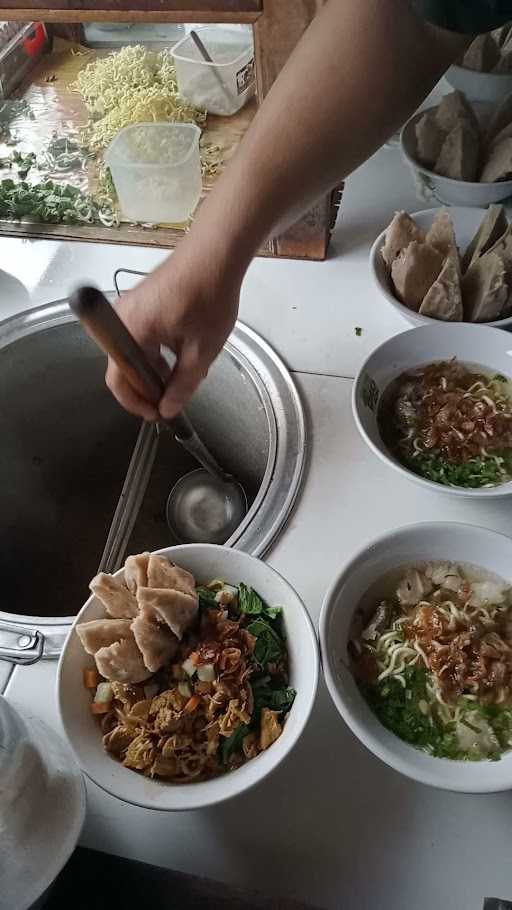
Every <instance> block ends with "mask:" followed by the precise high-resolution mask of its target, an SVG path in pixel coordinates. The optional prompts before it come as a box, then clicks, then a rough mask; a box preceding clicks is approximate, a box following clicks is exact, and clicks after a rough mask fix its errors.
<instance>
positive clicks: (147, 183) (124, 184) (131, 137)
mask: <svg viewBox="0 0 512 910" xmlns="http://www.w3.org/2000/svg"><path fill="white" fill-rule="evenodd" d="M200 135H201V130H200V129H199V127H198V126H196V125H195V124H194V123H136V124H133V126H127V127H125V128H124V129H123V130H121V131H120V132H119V133H118V134H117V136H115V138H114V139H113V140H112V142H111V143H110V145H109V147H108V149H107V153H106V155H105V161H106V163H107V164H108V166H109V168H110V170H111V173H112V179H113V181H114V186H115V188H116V193H117V195H118V198H119V205H120V208H121V212H122V214H123V215H124V217H125V218H128V219H129V220H130V221H136V222H143V223H150V224H181V223H183V222H184V221H187V219H188V218H189V217H190V215H191V214H192V212H193V211H194V209H195V207H196V205H197V203H198V202H199V197H200V195H201V190H202V180H201V161H200V158H199V137H200Z"/></svg>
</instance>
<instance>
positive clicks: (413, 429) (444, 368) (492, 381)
mask: <svg viewBox="0 0 512 910" xmlns="http://www.w3.org/2000/svg"><path fill="white" fill-rule="evenodd" d="M378 419H379V426H380V430H381V435H382V438H383V439H384V441H385V442H386V444H387V445H388V447H389V448H390V450H391V451H392V452H393V454H394V455H395V456H396V457H397V458H398V459H399V460H400V461H401V462H402V463H403V464H405V465H406V466H407V467H408V468H410V469H411V470H412V471H414V472H415V473H417V474H420V475H421V476H423V477H426V478H428V479H429V480H434V481H435V482H437V483H441V484H446V485H449V486H462V487H491V486H495V485H497V484H500V483H506V482H507V481H509V480H511V479H512V397H511V395H510V394H509V388H508V381H507V379H506V378H505V377H504V376H500V375H497V376H494V377H492V378H489V377H486V376H485V375H484V374H483V373H481V372H475V371H474V370H473V368H469V367H467V366H465V365H464V364H460V363H458V362H457V361H456V360H452V361H446V362H439V363H432V364H429V365H427V366H425V367H421V368H420V369H418V370H415V371H414V372H411V373H404V374H402V375H401V376H399V377H398V379H396V380H395V381H394V382H392V383H391V385H390V387H389V388H388V389H387V390H386V392H385V394H384V396H383V400H382V403H381V407H380V409H379V414H378Z"/></svg>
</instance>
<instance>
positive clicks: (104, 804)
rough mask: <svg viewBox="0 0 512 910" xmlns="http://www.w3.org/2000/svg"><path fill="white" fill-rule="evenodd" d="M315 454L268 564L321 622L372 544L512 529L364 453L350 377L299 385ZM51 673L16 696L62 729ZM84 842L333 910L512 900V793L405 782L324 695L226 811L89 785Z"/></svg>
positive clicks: (21, 684)
mask: <svg viewBox="0 0 512 910" xmlns="http://www.w3.org/2000/svg"><path fill="white" fill-rule="evenodd" d="M297 378H298V382H299V386H300V389H301V392H302V394H303V398H304V401H305V403H306V406H307V409H308V412H309V414H310V418H311V421H312V426H311V439H312V449H311V452H310V455H311V458H310V467H309V471H308V474H307V477H306V483H305V486H304V490H303V494H302V497H301V499H300V502H299V504H298V507H297V509H296V511H295V514H294V515H293V517H292V519H291V522H290V525H289V527H288V529H287V531H286V533H285V534H284V535H283V537H282V538H281V539H280V541H279V542H278V544H277V546H276V547H275V549H274V550H273V552H272V553H271V554H270V556H269V561H270V562H271V563H272V564H273V565H274V566H275V567H276V568H277V569H279V571H280V572H282V573H283V574H284V575H285V576H286V577H288V578H289V580H290V581H291V583H292V584H293V585H294V586H295V587H296V588H297V589H298V591H299V593H300V594H301V595H302V597H303V598H304V600H305V602H306V604H307V606H308V608H309V610H310V611H311V615H312V616H313V618H314V620H315V622H316V621H317V618H318V614H319V610H320V605H321V601H322V597H323V594H324V592H325V589H326V587H327V585H328V583H329V582H330V581H331V579H332V577H333V575H334V574H335V573H337V572H338V571H339V570H340V569H341V567H342V565H343V564H344V563H345V562H346V561H347V559H349V558H350V556H351V555H352V554H353V553H354V552H355V551H356V550H357V549H358V548H359V547H361V546H362V545H363V544H364V543H365V542H366V541H367V540H368V539H369V538H371V537H373V536H375V535H377V534H379V533H381V532H383V531H384V530H385V529H387V528H389V527H392V526H398V525H402V524H405V523H408V522H414V521H419V520H432V519H446V520H457V521H467V522H472V523H475V524H483V525H486V526H488V527H492V528H496V529H497V530H503V531H508V532H509V533H511V531H512V517H511V515H512V513H511V512H510V505H508V504H507V503H506V502H503V503H501V504H499V503H493V504H492V505H491V506H489V507H483V508H479V507H477V504H476V503H463V502H461V501H460V500H459V499H451V498H449V497H446V496H430V495H427V494H426V493H425V492H424V491H422V490H417V489H416V486H415V485H413V484H411V483H409V482H406V481H402V480H400V479H399V478H397V477H396V476H395V475H394V474H391V473H390V472H389V470H386V467H385V466H384V465H382V464H381V463H380V462H379V461H378V460H377V459H376V458H375V457H374V456H373V455H372V454H371V453H370V452H369V451H367V449H366V447H365V446H364V444H363V443H362V442H361V440H360V439H359V437H358V435H357V431H356V429H355V427H354V424H353V421H352V418H351V414H350V391H351V382H349V381H347V380H342V379H337V378H333V377H321V376H300V377H297ZM54 674H55V667H54V665H51V664H41V665H38V666H34V667H31V668H27V669H23V670H17V671H16V673H15V676H14V679H13V681H12V683H11V684H10V686H9V689H8V694H9V696H10V697H12V698H14V699H15V700H16V701H19V702H26V701H28V702H30V703H31V704H32V705H33V704H37V705H38V712H40V713H41V716H42V717H43V718H45V719H47V720H48V721H49V722H50V723H53V724H54V725H56V724H57V719H56V709H55V706H54V696H53V692H52V685H53V679H54ZM88 800H89V802H88V805H89V811H88V816H87V822H86V826H85V830H84V834H83V838H82V843H83V844H84V845H87V846H90V847H94V848H95V849H99V850H106V851H108V852H112V853H117V854H120V855H124V856H129V857H131V858H133V859H139V860H142V861H145V862H150V863H155V864H158V865H163V866H168V867H170V868H173V869H177V870H181V871H183V872H189V873H193V874H196V875H204V876H207V877H210V878H214V879H219V880H222V881H225V882H227V883H230V884H233V885H238V886H240V887H247V888H254V889H260V890H263V891H264V892H266V893H268V894H282V895H285V896H289V897H295V898H297V899H302V900H305V901H310V902H311V903H314V904H318V905H319V906H321V907H324V908H328V910H381V908H382V910H409V908H411V910H412V908H413V910H432V908H434V907H435V908H440V907H443V908H444V907H446V908H447V910H481V907H482V903H483V898H484V896H485V895H491V894H498V895H501V896H503V897H507V896H511V895H512V866H511V864H510V844H511V843H512V794H508V793H506V794H501V795H496V796H484V797H471V796H463V795H456V794H449V793H443V792H436V791H434V790H431V789H428V788H425V787H423V786H420V785H417V784H413V783H410V782H409V781H407V780H405V779H404V778H402V777H400V776H399V775H398V774H396V773H395V772H393V771H390V770H389V769H388V768H387V767H385V766H384V765H383V764H381V763H380V762H379V761H378V760H377V759H375V758H373V756H372V755H370V754H369V753H368V752H367V751H366V750H365V749H364V748H363V747H362V746H360V744H359V743H358V742H357V741H356V740H355V739H354V737H353V736H352V734H351V733H350V732H349V731H348V730H347V728H346V727H345V725H344V724H343V722H342V721H341V719H340V718H339V716H338V715H337V713H336V712H335V710H334V708H333V707H332V705H331V703H330V701H329V699H328V696H327V694H326V692H325V688H324V687H323V686H322V687H321V690H320V693H319V697H318V701H317V704H316V707H315V711H314V715H313V717H312V720H311V722H310V724H309V726H308V728H307V730H306V732H305V734H304V736H303V738H302V740H301V742H300V743H299V745H298V746H297V748H296V749H295V751H294V752H293V753H292V755H291V756H290V758H289V759H288V760H287V761H286V762H285V763H284V765H283V766H281V767H280V768H279V769H278V770H277V771H276V773H275V774H274V775H273V776H272V777H271V778H270V779H269V780H267V781H266V782H265V783H264V784H262V785H260V786H259V787H257V788H256V789H255V790H254V791H252V792H250V793H248V794H247V795H245V796H243V797H240V798H239V799H236V800H233V801H232V802H231V803H227V804H225V805H224V806H219V807H216V808H213V809H209V810H205V811H202V812H191V813H180V814H176V815H172V814H164V813H156V812H145V811H144V810H142V809H139V808H135V807H131V806H127V805H124V804H122V803H121V802H119V801H118V800H116V799H114V798H112V797H110V796H108V795H107V794H105V793H103V792H102V791H101V790H99V789H98V788H97V787H96V786H94V785H93V784H88Z"/></svg>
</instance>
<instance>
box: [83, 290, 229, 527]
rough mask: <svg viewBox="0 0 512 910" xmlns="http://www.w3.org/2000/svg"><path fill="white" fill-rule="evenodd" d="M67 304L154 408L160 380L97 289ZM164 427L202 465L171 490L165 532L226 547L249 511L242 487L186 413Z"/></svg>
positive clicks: (161, 391)
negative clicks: (168, 530)
mask: <svg viewBox="0 0 512 910" xmlns="http://www.w3.org/2000/svg"><path fill="white" fill-rule="evenodd" d="M69 306H70V308H71V310H72V311H73V313H74V314H75V315H76V316H77V317H78V319H79V320H80V322H81V324H82V326H83V327H84V329H85V331H86V332H87V334H88V335H89V336H90V338H92V339H93V341H95V342H96V344H97V345H98V346H99V347H100V348H101V349H102V351H104V353H105V354H108V355H109V356H110V357H112V359H113V360H114V361H115V363H116V364H117V366H118V367H119V369H120V370H121V372H122V373H123V375H124V376H125V377H126V379H127V380H128V381H129V382H130V384H131V385H132V386H133V387H134V388H135V389H137V391H138V392H139V393H140V394H141V395H144V397H145V398H148V399H149V400H150V401H152V402H154V403H155V404H158V402H159V401H160V399H161V397H162V394H163V392H164V388H165V387H164V383H163V380H162V379H161V377H160V375H159V374H158V373H157V371H156V370H155V369H154V367H153V366H152V365H151V363H150V362H149V361H148V359H147V357H146V355H145V353H144V351H143V350H142V348H141V347H140V346H139V344H138V343H137V342H136V341H135V339H134V338H133V336H132V335H131V334H130V332H129V331H128V329H127V328H126V326H125V324H124V322H122V320H121V319H120V318H119V316H118V315H117V313H116V311H115V309H114V307H112V306H111V304H110V303H109V301H108V300H107V298H106V297H105V295H104V294H103V293H102V292H101V291H100V290H98V289H97V288H94V287H81V288H78V290H76V291H75V292H74V293H73V294H72V295H71V297H70V300H69ZM162 423H163V424H164V425H165V426H167V427H168V429H169V430H170V431H171V433H172V434H173V436H174V438H175V439H176V441H177V442H179V443H180V445H182V446H183V448H185V449H186V450H187V451H188V452H190V454H191V455H193V456H194V458H195V459H196V460H197V461H198V462H199V464H200V465H202V468H199V469H198V470H195V471H191V472H190V473H188V474H186V475H185V476H184V477H181V478H180V480H179V481H178V482H177V483H176V484H175V485H174V487H173V488H172V490H171V492H170V494H169V497H168V499H167V506H166V517H167V523H168V525H169V528H170V529H171V531H172V532H173V534H174V535H175V537H176V538H177V539H178V540H179V541H180V542H182V543H219V544H223V543H225V542H226V541H227V540H228V539H229V537H231V535H232V534H233V532H234V531H235V530H236V528H237V527H238V526H239V524H240V523H241V521H242V519H243V518H244V516H245V514H246V512H247V497H246V495H245V492H244V490H243V487H242V486H241V484H239V483H238V482H237V481H236V480H235V479H234V478H233V476H232V475H231V474H228V473H226V471H224V470H223V469H222V468H221V467H220V466H219V465H218V463H217V461H216V460H215V458H214V457H213V455H212V454H211V452H210V451H209V450H208V449H207V448H206V446H205V444H204V443H203V441H202V440H201V439H200V438H199V436H198V435H197V433H196V431H195V430H194V427H193V426H192V424H191V422H190V420H189V418H188V417H187V416H186V414H185V413H184V412H182V413H181V414H178V415H177V416H176V417H174V418H172V419H171V420H165V421H162Z"/></svg>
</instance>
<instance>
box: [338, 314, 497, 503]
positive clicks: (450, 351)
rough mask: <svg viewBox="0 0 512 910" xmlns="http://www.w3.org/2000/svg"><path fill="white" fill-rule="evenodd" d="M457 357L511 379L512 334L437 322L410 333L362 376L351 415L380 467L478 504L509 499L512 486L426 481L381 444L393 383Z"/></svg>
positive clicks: (379, 353) (385, 348)
mask: <svg viewBox="0 0 512 910" xmlns="http://www.w3.org/2000/svg"><path fill="white" fill-rule="evenodd" d="M452 357H457V359H458V360H460V361H462V362H463V363H469V364H472V365H474V364H478V365H479V366H481V367H483V368H484V369H485V370H486V371H489V372H491V373H502V374H503V375H504V376H507V377H509V378H510V379H512V338H510V336H509V334H508V332H500V331H499V329H494V328H490V327H489V326H485V325H475V324H474V323H469V322H452V323H445V322H444V323H442V322H438V323H436V324H435V325H429V326H419V327H418V328H416V329H409V330H408V331H407V332H401V333H400V334H399V335H395V336H394V337H393V338H389V339H388V340H387V341H385V342H384V343H383V344H381V345H379V347H378V348H376V349H375V350H374V351H373V352H372V353H371V354H370V356H369V357H368V358H367V360H366V361H365V362H364V363H363V365H362V367H361V369H360V370H359V373H358V374H357V376H356V380H355V382H354V387H353V391H352V411H353V414H354V419H355V422H356V424H357V428H358V430H359V432H360V433H361V436H362V437H363V439H364V441H365V442H366V443H367V445H368V446H369V447H370V449H372V451H373V452H375V454H376V455H378V457H379V458H380V459H381V461H383V462H385V464H387V465H389V466H390V467H391V468H394V470H395V471H398V472H399V474H402V476H403V477H407V478H408V479H409V480H412V481H414V483H417V484H419V485H420V486H422V487H425V488H426V489H428V490H432V491H435V492H436V493H447V494H449V495H450V496H464V497H466V498H468V497H469V498H474V499H495V498H497V497H501V496H510V494H512V482H510V481H509V482H508V483H503V484H500V485H499V486H496V487H483V488H481V489H474V490H473V489H466V488H464V487H448V486H444V485H443V484H440V483H434V482H433V481H431V480H426V479H425V478H424V477H420V476H419V475H418V474H414V473H413V472H412V471H409V470H408V468H405V467H404V466H403V465H402V464H400V462H399V461H397V460H396V459H395V458H394V456H393V455H392V454H391V452H390V451H389V449H388V448H387V446H386V445H385V443H384V442H383V440H382V437H381V435H380V431H379V427H378V423H377V413H378V408H379V403H380V399H381V396H382V394H383V392H384V391H385V390H386V389H387V387H388V386H389V384H390V382H392V380H393V379H396V378H397V377H398V376H400V374H401V373H404V372H406V371H407V370H414V369H416V368H417V367H420V366H422V365H424V364H427V363H432V362H433V361H437V360H450V359H451V358H452Z"/></svg>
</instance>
